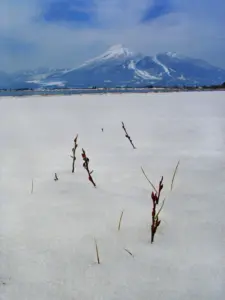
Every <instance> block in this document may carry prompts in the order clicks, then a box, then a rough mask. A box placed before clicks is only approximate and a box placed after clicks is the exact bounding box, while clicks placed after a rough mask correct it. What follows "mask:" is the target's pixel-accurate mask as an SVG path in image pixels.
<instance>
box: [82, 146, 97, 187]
mask: <svg viewBox="0 0 225 300" xmlns="http://www.w3.org/2000/svg"><path fill="white" fill-rule="evenodd" d="M81 155H82V158H83V161H84V163H83V167H84V168H85V170H86V171H87V173H88V179H89V181H90V182H91V183H92V184H93V186H94V187H96V184H95V182H94V179H93V177H92V175H91V174H92V173H93V172H94V171H90V169H89V158H88V157H87V155H86V152H85V151H84V149H82V154H81Z"/></svg>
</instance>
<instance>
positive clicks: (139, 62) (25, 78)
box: [2, 45, 225, 87]
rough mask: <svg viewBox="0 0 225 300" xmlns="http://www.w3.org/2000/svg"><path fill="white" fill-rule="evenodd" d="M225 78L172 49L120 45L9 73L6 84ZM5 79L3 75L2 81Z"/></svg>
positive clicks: (140, 83)
mask: <svg viewBox="0 0 225 300" xmlns="http://www.w3.org/2000/svg"><path fill="white" fill-rule="evenodd" d="M224 81H225V70H223V69H220V68H217V67H214V66H212V65H210V64H208V63H207V62H205V61H203V60H200V59H194V58H190V57H185V56H183V55H180V54H177V53H175V52H166V53H159V54H157V55H155V56H149V55H143V54H140V53H135V52H133V51H131V50H129V49H128V48H126V47H123V45H115V46H113V47H110V48H109V49H108V50H107V51H106V52H104V53H103V54H101V55H99V56H97V57H94V58H92V59H90V60H88V61H86V62H85V63H83V64H81V65H80V66H78V67H76V68H67V69H66V68H65V69H48V68H41V69H37V70H31V71H23V72H17V73H15V74H12V76H11V77H10V80H9V79H8V86H15V85H18V83H21V82H24V84H26V85H28V84H34V85H36V86H48V87H51V86H52V87H53V86H54V87H57V86H59V87H63V86H65V87H89V86H98V87H104V86H107V87H115V86H133V87H138V86H146V85H155V86H174V85H178V86H179V85H182V86H183V85H212V84H221V83H223V82H224ZM2 82H3V83H7V78H5V80H3V81H2Z"/></svg>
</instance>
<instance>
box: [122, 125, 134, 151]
mask: <svg viewBox="0 0 225 300" xmlns="http://www.w3.org/2000/svg"><path fill="white" fill-rule="evenodd" d="M122 128H123V130H124V132H125V137H126V138H127V139H128V140H129V142H130V143H131V145H132V147H133V148H134V149H136V147H135V146H134V144H133V141H132V139H131V137H130V136H129V134H128V132H127V130H126V128H125V125H124V123H123V122H122Z"/></svg>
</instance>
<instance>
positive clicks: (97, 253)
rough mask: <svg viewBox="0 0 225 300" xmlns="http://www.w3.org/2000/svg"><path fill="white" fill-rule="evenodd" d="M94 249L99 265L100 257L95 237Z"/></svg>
mask: <svg viewBox="0 0 225 300" xmlns="http://www.w3.org/2000/svg"><path fill="white" fill-rule="evenodd" d="M95 251H96V258H97V262H98V264H99V265H100V257H99V251H98V244H97V241H96V239H95Z"/></svg>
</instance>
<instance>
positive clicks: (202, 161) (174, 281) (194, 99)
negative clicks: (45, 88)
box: [0, 92, 225, 300]
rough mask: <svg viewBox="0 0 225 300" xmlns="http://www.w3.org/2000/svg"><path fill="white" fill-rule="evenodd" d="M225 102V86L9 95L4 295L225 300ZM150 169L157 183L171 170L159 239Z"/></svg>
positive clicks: (0, 290)
mask: <svg viewBox="0 0 225 300" xmlns="http://www.w3.org/2000/svg"><path fill="white" fill-rule="evenodd" d="M224 99H225V93H224V92H217V93H205V92H202V93H195V92H194V93H192V94H191V96H190V94H189V93H179V94H176V93H175V94H174V93H167V94H124V95H120V94H118V95H91V96H90V95H89V96H86V95H83V96H82V97H81V96H79V95H73V96H71V97H70V96H66V97H65V96H60V97H57V96H51V97H39V96H37V97H24V98H20V99H18V98H2V99H1V101H0V124H1V126H0V245H1V246H0V250H1V251H0V298H1V300H151V299H154V300H156V299H157V300H224V295H225V285H224V278H225V268H224V248H225V241H224V232H225V218H224V210H225V201H224V196H225V185H224V182H225V172H224V166H225V155H224V152H225V139H224V136H225V116H224V111H225V101H224ZM178 112H179V113H178ZM121 120H123V121H124V123H125V125H126V127H127V130H128V133H129V134H130V135H131V137H132V139H133V141H134V143H135V146H136V147H137V149H136V150H133V149H132V147H131V145H130V144H129V142H128V140H127V139H126V138H125V136H124V132H123V130H122V128H121ZM102 127H103V128H104V132H102V131H101V128H102ZM77 133H79V137H78V148H77V150H76V154H77V155H76V156H77V160H76V172H75V173H74V174H72V173H71V162H72V161H71V158H70V154H71V149H72V146H73V139H74V136H75V135H76V134H77ZM82 147H83V148H84V149H85V150H86V152H87V155H88V157H89V159H90V167H91V169H93V170H94V173H93V177H94V179H95V181H96V183H97V188H93V187H92V186H91V184H90V182H89V181H88V177H87V174H86V171H85V170H84V168H83V166H82V158H81V149H82ZM178 160H180V166H179V168H178V172H177V175H176V178H175V181H174V188H173V191H172V192H170V184H171V178H172V174H173V171H174V168H175V165H176V164H177V161H178ZM141 166H143V167H144V169H145V171H146V173H147V174H148V176H149V178H150V180H151V181H152V182H153V183H154V184H155V185H156V184H157V183H158V181H159V179H160V178H161V176H162V175H164V188H163V191H162V192H163V193H162V198H161V200H162V199H163V198H164V196H166V201H165V205H164V207H163V210H162V212H161V217H160V218H161V220H162V222H161V224H160V227H159V230H158V232H157V233H156V237H155V243H154V244H153V245H151V243H150V226H151V218H152V215H151V210H152V201H151V196H150V195H151V191H152V189H151V186H150V185H149V184H148V182H147V181H146V180H145V178H144V176H143V174H142V172H141V169H140V167H141ZM55 172H56V173H57V174H58V178H59V180H58V181H56V182H55V181H54V173H55ZM32 179H33V193H31V187H32ZM160 203H161V202H160ZM122 210H123V211H124V214H123V219H122V223H121V229H120V231H118V221H119V218H120V215H121V211H122ZM94 239H96V240H97V243H98V248H99V256H100V261H101V264H100V265H98V264H97V263H96V252H95V244H94ZM125 249H126V250H128V251H130V252H131V253H132V254H133V256H131V255H130V254H129V253H128V252H127V251H126V250H125Z"/></svg>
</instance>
